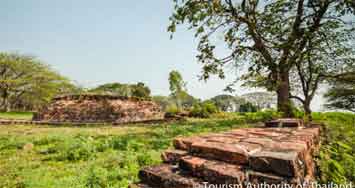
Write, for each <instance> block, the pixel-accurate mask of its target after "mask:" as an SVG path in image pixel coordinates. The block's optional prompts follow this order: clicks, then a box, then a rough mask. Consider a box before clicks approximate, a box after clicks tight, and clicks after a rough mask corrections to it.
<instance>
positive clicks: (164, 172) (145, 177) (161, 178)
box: [139, 164, 203, 188]
mask: <svg viewBox="0 0 355 188" xmlns="http://www.w3.org/2000/svg"><path fill="white" fill-rule="evenodd" d="M139 178H140V179H141V181H142V182H144V183H146V184H148V185H149V186H151V187H159V188H195V187H198V186H201V185H203V184H202V182H201V181H200V180H198V179H196V178H192V177H189V176H188V174H186V173H184V172H182V171H180V170H179V169H178V168H176V167H173V166H171V165H167V164H163V165H158V166H153V167H148V168H145V169H143V170H141V171H140V172H139Z"/></svg>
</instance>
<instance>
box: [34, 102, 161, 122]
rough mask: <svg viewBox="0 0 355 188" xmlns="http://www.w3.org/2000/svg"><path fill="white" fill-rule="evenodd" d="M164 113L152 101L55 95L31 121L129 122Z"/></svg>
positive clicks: (153, 117) (156, 118) (154, 117)
mask: <svg viewBox="0 0 355 188" xmlns="http://www.w3.org/2000/svg"><path fill="white" fill-rule="evenodd" d="M163 118H164V113H163V112H162V110H161V107H160V106H159V105H158V104H156V103H155V102H153V101H150V100H145V99H141V98H135V97H122V96H112V95H66V96H60V97H56V98H54V99H53V100H52V102H51V103H50V104H49V105H47V106H46V107H45V108H43V109H42V110H40V111H39V112H38V113H36V114H35V115H34V117H33V120H35V121H53V122H86V123H101V122H112V123H129V122H141V121H151V120H161V119H163Z"/></svg>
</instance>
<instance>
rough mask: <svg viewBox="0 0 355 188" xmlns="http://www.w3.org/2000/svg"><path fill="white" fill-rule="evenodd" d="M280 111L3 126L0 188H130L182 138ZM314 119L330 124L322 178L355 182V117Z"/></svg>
mask: <svg viewBox="0 0 355 188" xmlns="http://www.w3.org/2000/svg"><path fill="white" fill-rule="evenodd" d="M275 115H276V114H275V113H271V112H266V113H260V112H259V113H247V114H244V115H243V114H218V115H215V116H214V117H213V118H212V119H189V120H188V121H185V122H177V123H161V124H155V125H145V124H134V125H130V126H124V127H119V126H116V127H113V126H95V127H69V126H61V127H55V126H21V125H17V126H0V187H1V188H49V187H50V188H62V187H66V188H81V187H82V188H84V187H90V188H96V187H97V188H109V187H118V188H121V187H127V185H128V184H130V183H132V182H136V181H138V177H137V173H138V171H139V169H141V168H142V167H144V166H148V165H152V164H157V163H160V162H161V161H160V154H161V152H162V151H164V150H165V149H167V148H169V147H172V145H171V144H172V142H171V141H172V139H173V138H175V137H177V136H188V135H196V134H204V133H211V132H213V133H215V132H220V131H225V130H229V129H234V128H242V127H248V126H250V125H251V123H254V122H259V121H263V120H266V119H270V118H271V117H272V116H275ZM314 117H315V119H316V120H317V121H321V122H326V123H327V125H328V126H327V130H328V131H327V134H326V135H327V139H326V140H324V141H323V147H322V149H321V155H320V156H319V157H318V159H317V160H318V163H319V164H320V167H319V170H320V172H321V174H320V181H323V182H327V181H334V182H336V181H342V182H344V181H354V179H353V178H354V174H355V172H354V161H355V159H354V158H349V155H350V157H354V148H355V141H354V138H355V135H354V126H353V125H352V118H354V115H350V114H342V113H326V114H317V113H316V114H314ZM334 148H336V150H335V151H334ZM351 160H352V161H351ZM331 161H336V162H337V163H334V162H331Z"/></svg>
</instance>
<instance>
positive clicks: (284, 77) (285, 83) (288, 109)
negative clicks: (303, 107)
mask: <svg viewBox="0 0 355 188" xmlns="http://www.w3.org/2000/svg"><path fill="white" fill-rule="evenodd" d="M277 110H278V111H279V112H282V115H283V117H294V114H293V112H292V106H291V100H290V80H289V71H288V70H281V71H280V74H279V79H278V85H277Z"/></svg>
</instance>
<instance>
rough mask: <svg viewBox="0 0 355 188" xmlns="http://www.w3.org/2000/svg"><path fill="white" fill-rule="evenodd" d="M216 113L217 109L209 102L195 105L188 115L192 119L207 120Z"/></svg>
mask: <svg viewBox="0 0 355 188" xmlns="http://www.w3.org/2000/svg"><path fill="white" fill-rule="evenodd" d="M217 112H218V108H217V107H216V105H215V104H214V103H213V102H211V101H205V102H203V103H196V104H194V105H193V106H192V109H191V112H190V115H191V116H192V117H199V118H209V117H210V116H211V115H212V114H215V113H217Z"/></svg>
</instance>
